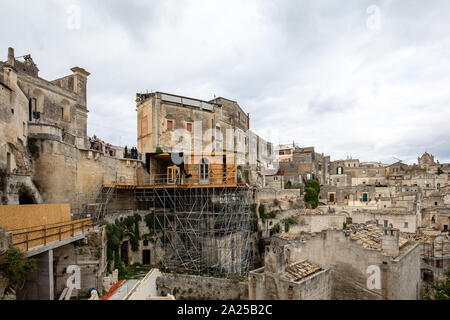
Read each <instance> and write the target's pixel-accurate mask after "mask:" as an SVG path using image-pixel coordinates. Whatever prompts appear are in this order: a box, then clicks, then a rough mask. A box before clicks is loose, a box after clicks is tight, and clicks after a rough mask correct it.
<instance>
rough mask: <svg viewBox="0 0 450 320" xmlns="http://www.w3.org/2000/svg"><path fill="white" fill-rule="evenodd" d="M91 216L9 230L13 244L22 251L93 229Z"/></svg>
mask: <svg viewBox="0 0 450 320" xmlns="http://www.w3.org/2000/svg"><path fill="white" fill-rule="evenodd" d="M93 225H94V223H93V221H92V219H91V218H86V219H80V220H72V221H66V222H60V223H54V224H49V225H44V226H37V227H31V228H24V229H15V230H9V232H11V233H12V240H13V246H14V247H15V248H17V249H19V250H22V251H28V250H30V249H32V248H35V247H38V246H41V245H44V246H45V245H47V244H48V243H50V242H54V241H61V240H63V239H66V238H70V237H73V236H75V235H77V234H79V233H83V232H84V231H88V230H89V229H92V227H93Z"/></svg>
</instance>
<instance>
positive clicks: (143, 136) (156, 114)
mask: <svg viewBox="0 0 450 320" xmlns="http://www.w3.org/2000/svg"><path fill="white" fill-rule="evenodd" d="M136 104H137V117H138V150H139V152H140V153H152V152H155V151H156V149H157V148H158V147H159V148H161V149H162V150H163V151H164V152H171V151H173V148H174V147H175V146H176V145H177V144H178V143H179V140H180V138H181V136H180V137H179V136H176V135H177V134H176V132H175V131H176V130H179V129H182V130H183V131H184V134H185V136H186V137H189V143H191V146H192V148H193V147H194V145H195V143H196V142H199V141H200V142H202V143H200V145H199V146H200V147H201V148H205V147H206V146H210V148H211V149H212V150H215V149H216V148H221V149H222V150H227V149H226V147H227V145H226V144H225V139H226V129H234V130H237V129H239V131H240V133H242V136H241V135H239V134H236V137H233V142H236V143H235V144H233V149H232V150H233V151H234V146H235V145H238V144H239V143H242V146H241V147H244V146H245V143H246V142H247V143H248V141H245V136H244V133H245V132H247V131H248V129H249V124H250V118H249V115H248V114H245V113H244V111H243V110H242V109H241V107H240V106H239V104H238V103H237V102H235V101H231V100H228V99H225V98H215V99H214V100H211V101H204V100H200V99H195V98H187V97H183V96H178V95H173V94H167V93H162V92H154V93H145V94H144V93H138V94H136ZM195 126H198V128H195ZM200 126H201V127H200ZM183 137H184V136H183ZM235 140H236V141H235ZM230 151H231V150H230Z"/></svg>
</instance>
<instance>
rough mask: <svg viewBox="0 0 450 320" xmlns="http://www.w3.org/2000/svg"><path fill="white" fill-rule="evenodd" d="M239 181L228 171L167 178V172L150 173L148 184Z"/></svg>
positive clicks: (226, 182)
mask: <svg viewBox="0 0 450 320" xmlns="http://www.w3.org/2000/svg"><path fill="white" fill-rule="evenodd" d="M236 183H239V181H237V178H236V176H235V175H230V172H228V173H227V172H209V173H208V174H207V175H203V176H200V175H192V176H190V177H189V176H188V177H186V175H184V174H180V175H174V176H173V177H171V178H169V177H168V175H167V174H151V175H150V185H203V184H208V185H223V184H236Z"/></svg>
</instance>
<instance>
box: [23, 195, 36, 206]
mask: <svg viewBox="0 0 450 320" xmlns="http://www.w3.org/2000/svg"><path fill="white" fill-rule="evenodd" d="M19 204H35V202H34V200H33V198H32V197H31V196H29V195H28V194H27V193H22V194H21V195H19Z"/></svg>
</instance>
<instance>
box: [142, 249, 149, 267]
mask: <svg viewBox="0 0 450 320" xmlns="http://www.w3.org/2000/svg"><path fill="white" fill-rule="evenodd" d="M142 264H150V250H142Z"/></svg>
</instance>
